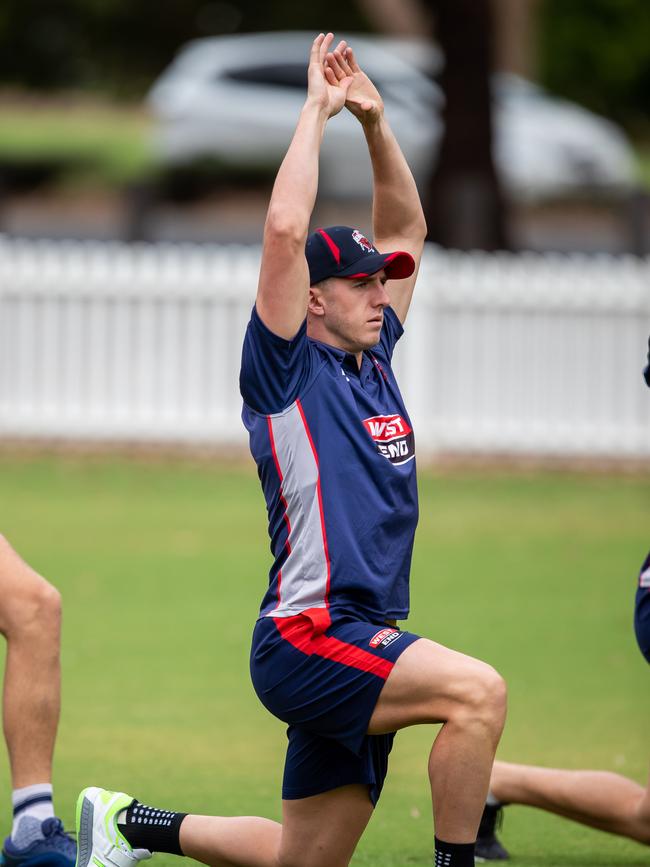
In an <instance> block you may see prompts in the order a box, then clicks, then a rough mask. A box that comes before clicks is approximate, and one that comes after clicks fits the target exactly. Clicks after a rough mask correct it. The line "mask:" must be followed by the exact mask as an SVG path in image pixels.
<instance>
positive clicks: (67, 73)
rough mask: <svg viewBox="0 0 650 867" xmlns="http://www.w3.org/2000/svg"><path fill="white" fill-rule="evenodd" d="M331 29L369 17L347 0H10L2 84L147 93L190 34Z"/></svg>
mask: <svg viewBox="0 0 650 867" xmlns="http://www.w3.org/2000/svg"><path fill="white" fill-rule="evenodd" d="M323 28H330V29H339V30H343V29H344V30H348V31H349V30H367V29H368V23H367V20H366V19H365V18H364V16H363V14H362V13H361V12H360V11H359V10H358V9H357V8H356V7H355V6H354V4H350V3H348V2H346V0H311V2H310V3H308V4H298V5H297V4H295V3H294V2H293V0H274V2H273V3H258V2H255V0H232V2H229V0H164V2H159V0H138V2H133V0H62V2H59V3H52V2H51V0H2V3H0V84H4V85H20V86H27V87H31V88H36V89H61V88H92V89H97V90H105V91H108V92H112V93H117V94H121V95H130V96H140V95H141V94H142V93H144V91H145V90H146V89H147V87H148V86H149V84H150V83H151V81H152V79H153V78H154V77H155V76H156V75H157V74H158V73H159V72H160V71H161V70H162V69H163V68H164V67H165V66H166V65H167V64H168V63H169V61H170V60H171V58H172V57H173V55H174V54H175V52H176V50H177V49H178V48H179V47H180V46H181V45H182V44H183V43H184V42H187V41H188V40H189V39H194V38H198V37H201V36H214V35H218V34H223V33H232V32H236V31H255V30H284V29H286V30H303V29H304V30H310V31H313V32H316V33H317V32H318V31H319V30H322V29H323Z"/></svg>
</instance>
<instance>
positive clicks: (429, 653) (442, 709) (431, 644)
mask: <svg viewBox="0 0 650 867" xmlns="http://www.w3.org/2000/svg"><path fill="white" fill-rule="evenodd" d="M500 684H501V678H500V677H499V675H498V674H497V673H496V672H495V671H494V669H493V668H492V667H491V666H490V665H487V663H485V662H481V661H480V660H478V659H474V658H473V657H471V656H466V655H465V654H463V653H458V652H457V651H455V650H450V649H449V648H447V647H443V645H442V644H436V642H435V641H430V640H429V639H427V638H420V639H419V641H416V642H415V643H414V644H411V646H410V647H407V648H406V650H405V651H404V652H403V653H402V655H401V656H400V657H399V659H398V660H397V662H396V663H395V665H394V667H393V670H392V671H391V673H390V674H389V676H388V679H387V681H386V683H385V684H384V687H383V689H382V691H381V693H380V695H379V700H378V701H377V704H376V706H375V710H374V713H373V715H372V717H371V719H370V724H369V726H368V733H369V734H380V733H383V732H389V731H397V730H398V729H401V728H404V727H405V726H410V725H417V724H419V723H439V722H445V721H446V720H448V719H449V718H450V717H451V716H452V715H453V714H454V712H455V711H456V710H458V708H459V707H461V706H463V705H466V703H467V701H468V699H469V698H475V699H478V698H479V695H478V691H479V690H482V689H483V688H485V689H486V690H487V691H489V690H490V689H491V688H492V687H494V688H495V689H497V688H498V687H499V685H500Z"/></svg>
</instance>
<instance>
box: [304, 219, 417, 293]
mask: <svg viewBox="0 0 650 867" xmlns="http://www.w3.org/2000/svg"><path fill="white" fill-rule="evenodd" d="M305 255H306V257H307V264H308V265H309V285H310V286H313V285H314V283H320V281H321V280H325V279H327V277H349V278H352V277H369V276H370V275H371V274H376V273H377V271H381V269H382V268H383V269H384V271H385V272H386V276H387V277H388V278H390V279H394V280H401V279H403V278H404V277H410V276H411V274H412V273H413V272H414V271H415V260H414V258H413V256H411V254H410V253H405V252H404V251H403V250H398V251H397V252H396V253H380V252H379V251H378V250H377V249H376V248H375V247H374V246H373V244H372V242H371V241H369V240H368V239H367V238H366V237H364V235H363V234H362V232H360V231H359V229H353V228H351V227H350V226H328V228H327V229H316V231H315V232H312V233H311V235H310V236H309V237H308V238H307V244H306V246H305Z"/></svg>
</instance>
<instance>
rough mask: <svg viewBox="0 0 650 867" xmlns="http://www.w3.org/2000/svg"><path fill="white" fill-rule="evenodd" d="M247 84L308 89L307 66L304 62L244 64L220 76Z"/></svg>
mask: <svg viewBox="0 0 650 867" xmlns="http://www.w3.org/2000/svg"><path fill="white" fill-rule="evenodd" d="M220 77H222V78H229V79H231V80H232V81H244V82H246V83H247V84H266V85H271V86H273V87H278V86H279V87H288V88H291V89H293V90H306V89H307V67H306V65H305V64H304V63H286V64H283V65H282V66H277V65H275V64H267V65H264V66H244V67H240V68H238V69H226V70H224V72H223V74H222V75H221V76H220Z"/></svg>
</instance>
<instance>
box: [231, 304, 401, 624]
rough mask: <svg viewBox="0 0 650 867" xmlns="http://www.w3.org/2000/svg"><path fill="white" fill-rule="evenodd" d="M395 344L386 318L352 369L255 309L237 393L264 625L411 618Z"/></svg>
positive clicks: (335, 352) (393, 321)
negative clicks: (284, 332)
mask: <svg viewBox="0 0 650 867" xmlns="http://www.w3.org/2000/svg"><path fill="white" fill-rule="evenodd" d="M402 334H403V328H402V326H401V324H400V322H399V320H398V318H397V316H396V315H395V313H394V311H393V310H392V309H391V308H387V309H386V310H385V311H384V323H383V327H382V330H381V335H380V340H379V343H378V344H377V345H376V346H374V347H373V348H372V349H371V350H367V351H366V352H364V353H363V359H362V364H361V369H359V367H358V365H357V362H356V359H355V357H354V356H351V355H349V354H347V353H346V352H345V351H344V350H342V349H337V348H336V347H334V346H329V345H328V344H325V343H321V342H320V341H318V340H313V339H312V338H310V337H308V336H307V330H306V322H304V323H303V324H302V327H301V328H300V330H299V331H298V333H297V334H296V336H295V337H294V338H293V339H292V340H284V339H282V338H281V337H278V336H277V335H276V334H273V333H272V332H271V331H270V330H269V329H268V328H267V327H266V326H265V325H264V323H263V322H262V320H261V319H260V317H259V316H258V314H257V311H256V310H255V309H253V313H252V315H251V320H250V323H249V325H248V328H247V331H246V336H245V338H244V347H243V353H242V366H241V374H240V389H241V394H242V397H243V398H244V407H243V411H242V419H243V422H244V424H245V426H246V428H247V430H248V432H249V437H250V448H251V452H252V455H253V457H254V459H255V461H256V463H257V468H258V473H259V477H260V481H261V483H262V489H263V492H264V497H265V499H266V506H267V511H268V518H269V535H270V537H271V551H272V553H273V557H274V563H273V566H272V567H271V571H270V574H269V587H268V590H267V592H266V595H265V596H264V599H263V602H262V607H261V615H271V616H273V617H289V616H292V615H295V614H299V613H301V612H302V611H305V610H307V609H310V608H324V609H328V610H329V614H330V615H334V614H335V613H336V614H339V613H346V612H350V613H352V614H354V615H355V616H357V617H362V618H364V619H369V620H378V621H383V620H386V619H394V620H401V619H404V618H405V617H406V616H407V615H408V610H409V571H410V566H411V553H412V549H413V538H414V535H415V528H416V525H417V519H418V501H417V485H416V471H415V441H414V435H413V430H412V426H411V421H410V419H409V416H408V413H407V412H406V408H405V406H404V402H403V400H402V396H401V394H400V391H399V388H398V386H397V382H396V380H395V376H394V374H393V371H392V369H391V358H392V355H393V349H394V347H395V344H396V343H397V341H398V340H399V338H400V337H401V336H402Z"/></svg>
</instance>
